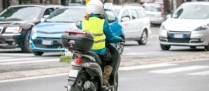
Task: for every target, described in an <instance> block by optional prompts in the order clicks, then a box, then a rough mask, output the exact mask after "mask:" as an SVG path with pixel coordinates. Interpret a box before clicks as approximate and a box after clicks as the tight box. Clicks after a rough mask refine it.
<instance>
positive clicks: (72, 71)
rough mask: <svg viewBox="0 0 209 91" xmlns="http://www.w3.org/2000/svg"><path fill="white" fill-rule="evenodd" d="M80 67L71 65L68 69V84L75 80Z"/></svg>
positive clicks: (70, 84)
mask: <svg viewBox="0 0 209 91" xmlns="http://www.w3.org/2000/svg"><path fill="white" fill-rule="evenodd" d="M81 70H82V67H76V66H71V68H70V71H69V74H68V76H69V78H68V86H72V85H73V84H74V83H75V81H76V78H77V76H78V75H79V72H81Z"/></svg>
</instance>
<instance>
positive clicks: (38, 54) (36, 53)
mask: <svg viewBox="0 0 209 91" xmlns="http://www.w3.org/2000/svg"><path fill="white" fill-rule="evenodd" d="M32 53H33V54H34V55H35V56H42V55H43V54H44V52H38V51H33V52H32Z"/></svg>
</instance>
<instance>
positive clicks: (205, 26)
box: [195, 25, 209, 31]
mask: <svg viewBox="0 0 209 91" xmlns="http://www.w3.org/2000/svg"><path fill="white" fill-rule="evenodd" d="M208 27H209V25H203V26H200V27H198V28H196V29H195V31H202V30H206V29H208Z"/></svg>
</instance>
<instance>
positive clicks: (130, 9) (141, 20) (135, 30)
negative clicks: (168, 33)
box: [110, 5, 151, 45]
mask: <svg viewBox="0 0 209 91" xmlns="http://www.w3.org/2000/svg"><path fill="white" fill-rule="evenodd" d="M110 9H112V10H114V11H115V12H116V13H117V14H118V19H119V23H120V24H121V25H122V28H123V30H124V34H125V36H126V37H125V39H126V40H134V41H137V42H138V44H139V45H146V43H147V40H148V36H149V34H151V28H150V20H149V17H148V16H147V15H146V13H145V10H144V9H143V7H141V6H139V5H135V6H131V5H125V6H114V5H113V6H112V7H110Z"/></svg>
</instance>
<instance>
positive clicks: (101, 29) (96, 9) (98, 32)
mask: <svg viewBox="0 0 209 91" xmlns="http://www.w3.org/2000/svg"><path fill="white" fill-rule="evenodd" d="M86 12H87V15H86V16H85V18H86V19H85V20H83V21H82V23H81V24H80V26H79V28H80V29H82V30H88V31H89V32H91V33H92V34H93V35H94V44H93V47H92V51H93V52H95V53H96V54H98V55H99V57H100V58H101V60H102V64H103V65H102V66H103V67H104V71H103V84H104V85H105V86H109V76H110V74H111V72H112V67H111V66H110V64H111V54H110V51H109V50H108V49H107V48H106V47H105V43H106V42H105V40H106V38H107V40H108V41H110V42H122V41H123V39H122V38H120V37H117V36H115V35H114V34H113V33H112V30H111V29H110V27H109V25H108V22H107V21H106V20H104V6H103V3H102V2H101V1H100V0H90V1H89V3H88V4H87V6H86Z"/></svg>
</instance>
